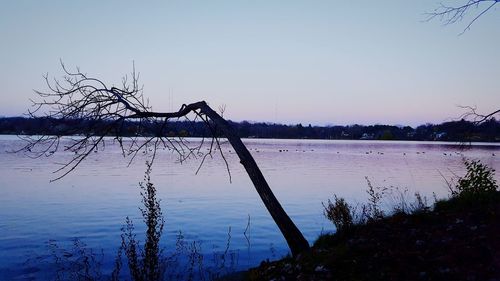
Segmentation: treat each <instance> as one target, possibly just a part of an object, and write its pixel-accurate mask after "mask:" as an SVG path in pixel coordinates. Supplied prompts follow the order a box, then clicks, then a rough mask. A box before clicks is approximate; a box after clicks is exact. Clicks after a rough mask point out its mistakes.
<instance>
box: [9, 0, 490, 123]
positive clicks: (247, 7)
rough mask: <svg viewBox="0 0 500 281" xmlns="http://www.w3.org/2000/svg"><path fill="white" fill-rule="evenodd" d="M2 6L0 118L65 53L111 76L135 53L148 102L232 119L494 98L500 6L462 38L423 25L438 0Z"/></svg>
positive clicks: (296, 117) (373, 113) (343, 114)
mask: <svg viewBox="0 0 500 281" xmlns="http://www.w3.org/2000/svg"><path fill="white" fill-rule="evenodd" d="M442 2H443V3H452V4H453V3H461V2H463V1H446V0H445V1H442ZM0 3H1V5H0V6H1V7H0V38H1V39H0V40H1V44H0V65H1V66H0V84H1V85H2V88H1V90H0V95H1V97H2V102H1V103H0V115H2V116H18V115H21V114H23V113H24V112H26V110H27V109H28V108H29V105H30V102H29V98H35V94H34V93H33V89H38V90H44V89H46V87H45V85H44V81H43V78H42V75H43V74H45V73H47V72H48V74H49V76H53V77H60V76H61V74H62V71H61V69H60V65H59V60H60V59H61V60H63V61H64V63H65V64H66V65H67V66H68V67H69V68H71V67H75V66H79V67H80V68H81V70H82V71H83V72H86V73H88V74H89V75H94V76H95V77H98V78H100V79H101V80H103V81H106V82H107V83H109V84H110V85H112V84H115V85H118V84H119V83H120V81H121V77H122V76H123V75H125V74H127V73H130V71H131V70H132V62H133V61H134V62H135V66H136V69H137V70H138V71H139V72H140V75H141V76H140V77H141V80H140V82H141V84H144V94H145V96H147V97H149V99H150V103H151V104H152V105H153V109H154V110H157V111H169V110H176V109H177V108H178V107H179V106H180V105H181V104H182V103H189V102H195V101H198V100H206V101H207V102H208V103H209V104H210V105H212V106H213V107H214V108H217V107H218V106H220V105H225V106H226V111H225V116H226V117H227V118H229V119H232V120H235V121H242V120H251V121H269V122H278V123H286V124H293V123H299V122H300V123H303V124H309V123H312V124H316V125H325V124H342V125H345V124H354V123H360V124H375V123H384V124H404V125H406V124H408V125H412V126H415V125H418V124H422V123H426V122H435V123H439V122H443V121H447V120H450V119H453V118H457V117H458V116H460V114H461V113H463V110H462V109H460V108H458V107H457V105H475V106H477V107H478V110H480V111H482V112H488V111H491V110H493V109H494V108H498V107H499V106H500V76H499V74H500V52H499V49H498V48H499V46H500V6H499V8H497V9H492V10H491V11H490V12H489V13H488V14H486V15H484V16H483V17H482V18H481V19H480V20H479V21H477V22H476V23H475V24H474V25H473V26H472V27H471V29H470V30H469V31H467V32H466V33H465V34H463V35H461V36H459V33H460V32H462V30H463V29H464V27H465V26H466V24H467V20H469V19H468V18H466V19H465V20H464V22H460V23H457V24H454V25H451V26H443V25H442V23H441V22H439V21H431V22H424V20H425V18H426V16H425V15H424V13H425V12H428V11H432V10H433V9H434V8H436V7H437V6H438V5H439V1H436V0H413V1H396V0H393V1H236V0H232V1H154V2H153V1H65V0H64V1H62V0H61V1H24V0H23V1H6V0H5V1H0Z"/></svg>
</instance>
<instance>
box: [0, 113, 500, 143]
mask: <svg viewBox="0 0 500 281" xmlns="http://www.w3.org/2000/svg"><path fill="white" fill-rule="evenodd" d="M229 122H230V124H231V125H232V126H233V128H234V129H235V130H236V132H237V133H238V135H239V136H240V137H241V138H247V139H295V140H297V139H312V140H383V141H388V140H393V141H436V142H459V143H463V142H467V143H468V142H478V143H481V142H491V143H497V142H500V121H497V120H495V119H492V120H489V121H487V122H484V123H482V124H479V125H475V124H473V123H472V122H469V121H465V120H460V121H450V122H445V123H441V124H425V125H420V126H418V127H416V128H412V127H410V126H392V125H369V126H365V125H349V126H340V125H332V126H312V125H307V126H304V125H302V124H296V125H283V124H275V123H250V122H246V121H243V122H232V121H229ZM162 124H163V123H154V122H149V123H141V124H139V123H137V122H130V121H126V122H123V123H120V125H119V126H118V125H113V124H112V123H111V121H94V120H84V119H71V120H68V119H66V120H62V119H53V118H24V117H2V118H0V134H2V135H59V136H63V135H64V136H75V135H84V134H85V133H88V132H90V131H89V128H92V130H94V131H92V132H93V133H99V130H102V132H110V131H111V132H112V133H105V135H109V136H118V135H119V136H123V137H133V136H144V137H151V136H164V137H195V138H196V137H210V136H211V132H210V131H209V130H208V129H207V127H206V125H205V124H204V123H202V122H191V121H169V122H168V123H167V125H166V126H162ZM110 128H111V130H109V129H110ZM95 130H97V132H96V131H95Z"/></svg>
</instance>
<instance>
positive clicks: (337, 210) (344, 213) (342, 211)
mask: <svg viewBox="0 0 500 281" xmlns="http://www.w3.org/2000/svg"><path fill="white" fill-rule="evenodd" d="M321 204H323V207H324V208H325V209H324V211H323V214H324V215H325V217H326V218H327V219H328V220H330V221H331V222H332V223H333V224H334V225H335V227H336V228H337V230H338V231H345V230H348V229H349V228H351V226H352V225H353V213H354V211H353V209H352V207H351V206H350V205H349V204H348V203H347V202H346V201H345V200H344V198H338V197H337V195H334V202H332V201H331V200H330V199H328V204H327V205H325V204H324V203H321Z"/></svg>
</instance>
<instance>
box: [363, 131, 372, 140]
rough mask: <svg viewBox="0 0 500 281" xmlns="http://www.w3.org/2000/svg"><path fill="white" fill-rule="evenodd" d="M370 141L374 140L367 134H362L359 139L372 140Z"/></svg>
mask: <svg viewBox="0 0 500 281" xmlns="http://www.w3.org/2000/svg"><path fill="white" fill-rule="evenodd" d="M372 139H374V136H373V134H368V133H364V134H363V135H362V136H361V138H360V140H372Z"/></svg>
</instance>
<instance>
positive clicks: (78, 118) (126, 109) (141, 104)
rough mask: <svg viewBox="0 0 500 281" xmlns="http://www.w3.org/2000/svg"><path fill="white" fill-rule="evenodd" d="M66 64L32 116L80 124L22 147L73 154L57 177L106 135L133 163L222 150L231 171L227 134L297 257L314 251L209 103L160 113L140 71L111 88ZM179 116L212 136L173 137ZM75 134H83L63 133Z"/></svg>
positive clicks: (41, 94) (100, 143) (33, 138)
mask: <svg viewBox="0 0 500 281" xmlns="http://www.w3.org/2000/svg"><path fill="white" fill-rule="evenodd" d="M61 65H62V68H63V70H64V73H65V74H64V76H63V78H62V79H61V80H57V79H54V80H51V79H49V77H48V75H46V76H45V81H46V83H47V86H48V91H46V92H41V91H36V93H37V94H38V96H39V98H40V99H39V100H37V101H32V102H33V106H34V110H32V111H29V115H30V116H31V117H39V116H40V115H42V114H43V115H44V116H45V117H47V118H49V120H59V121H60V120H61V119H62V120H67V121H74V122H76V124H77V125H76V126H72V127H68V128H67V129H66V130H65V133H64V134H61V135H44V136H27V137H23V138H24V139H25V140H26V141H27V145H26V146H25V147H24V148H23V149H22V150H23V151H25V152H28V154H29V155H31V156H33V157H41V156H50V155H52V154H54V153H55V152H56V151H58V150H63V151H66V152H71V154H72V155H73V156H72V157H71V159H70V160H69V161H68V162H66V163H65V164H64V165H62V166H61V168H60V169H58V170H57V171H55V172H57V173H59V176H58V177H57V178H56V179H55V180H57V179H60V178H61V177H64V176H66V175H67V174H68V173H70V172H71V171H73V170H74V169H75V168H76V167H77V166H78V165H79V164H80V163H81V162H82V161H83V160H85V159H86V158H87V157H88V156H89V155H90V154H91V153H92V152H97V151H98V150H101V149H102V148H104V146H105V143H106V141H109V138H106V136H114V138H113V141H115V142H118V144H119V146H120V148H121V151H122V153H123V155H124V156H129V157H130V161H132V160H133V159H134V157H135V156H136V155H137V154H138V153H139V152H141V151H142V152H144V153H151V154H152V157H151V158H152V159H151V161H154V158H155V156H156V152H157V150H158V149H169V150H173V151H174V152H175V153H177V155H178V156H179V160H180V161H184V160H186V159H188V158H198V159H200V162H201V163H200V167H201V165H202V164H203V161H204V160H205V158H206V157H211V156H212V154H213V153H214V152H215V153H220V155H221V156H222V158H223V159H224V161H225V163H226V167H227V169H228V172H229V166H228V163H227V161H226V158H225V156H224V154H223V153H222V148H221V141H222V140H221V137H222V136H224V137H225V138H226V139H227V141H228V142H229V143H230V144H231V145H232V147H233V148H234V150H235V152H236V154H237V155H238V157H239V159H240V163H241V164H242V165H243V166H244V168H245V170H246V171H247V173H248V175H249V177H250V179H251V180H252V182H253V184H254V186H255V189H256V190H257V192H258V194H259V195H260V197H261V199H262V201H263V203H264V205H265V206H266V208H267V210H268V211H269V213H270V214H271V216H272V218H273V219H274V221H275V223H276V224H277V225H278V227H279V229H280V231H281V232H282V234H283V236H284V237H285V239H286V241H287V243H288V246H289V247H290V250H291V252H292V254H293V255H297V254H299V253H301V252H303V251H305V250H307V249H309V244H308V242H307V240H306V239H305V238H304V236H303V235H302V233H301V232H300V231H299V229H298V228H297V227H296V226H295V224H294V223H293V222H292V220H291V219H290V217H289V216H288V215H287V214H286V212H285V211H284V209H283V208H282V206H281V204H280V203H279V202H278V200H277V199H276V197H275V196H274V194H273V192H272V191H271V188H270V187H269V185H268V183H267V182H266V180H265V178H264V176H263V174H262V172H261V171H260V169H259V167H258V166H257V164H256V162H255V160H254V158H253V157H252V155H251V154H250V152H249V151H248V149H247V148H246V147H245V145H244V144H243V142H242V141H241V139H240V138H239V137H238V135H237V134H236V132H235V131H234V130H233V128H232V127H231V125H230V124H229V123H228V122H227V121H226V120H225V119H224V118H223V117H222V116H221V115H220V114H218V113H217V112H216V111H214V110H213V109H212V108H211V107H210V106H209V105H208V104H207V103H206V102H205V101H199V102H195V103H191V104H184V105H182V106H181V108H180V109H179V110H178V111H176V112H155V111H153V110H152V108H151V106H149V104H148V100H147V99H145V98H144V96H143V91H142V87H140V86H139V84H138V78H139V75H138V74H137V73H136V72H135V69H134V71H133V72H132V74H131V76H130V79H127V77H125V78H124V79H123V81H122V85H121V87H120V88H118V87H108V86H107V85H106V84H105V83H104V82H102V81H101V80H99V79H97V78H94V77H90V76H87V75H86V74H84V73H82V72H81V71H80V70H79V69H78V68H77V69H76V71H75V72H71V71H69V70H68V69H67V68H66V67H65V66H64V64H62V63H61ZM179 118H185V119H186V120H191V121H193V122H194V121H202V122H204V124H205V125H206V127H207V128H208V130H209V132H210V138H208V139H205V138H203V139H201V141H200V142H195V143H193V142H189V141H188V140H186V139H185V138H183V137H168V136H167V131H166V130H167V128H168V123H169V120H172V119H175V120H179ZM127 122H129V123H127ZM130 122H132V123H130ZM126 124H129V125H130V124H133V125H134V127H135V128H136V130H135V131H134V134H133V135H131V136H130V135H125V134H124V132H123V128H124V127H125V125H126ZM146 126H153V127H154V128H155V131H154V134H153V135H151V132H145V131H144V130H142V129H144V128H145V127H146ZM76 132H78V133H81V134H83V135H82V136H63V135H72V134H74V133H76ZM63 137H64V138H68V139H69V144H67V142H64V145H62V144H63V142H61V139H62V138H63ZM204 144H205V146H209V149H208V151H202V147H203V146H204ZM229 176H230V172H229Z"/></svg>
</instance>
